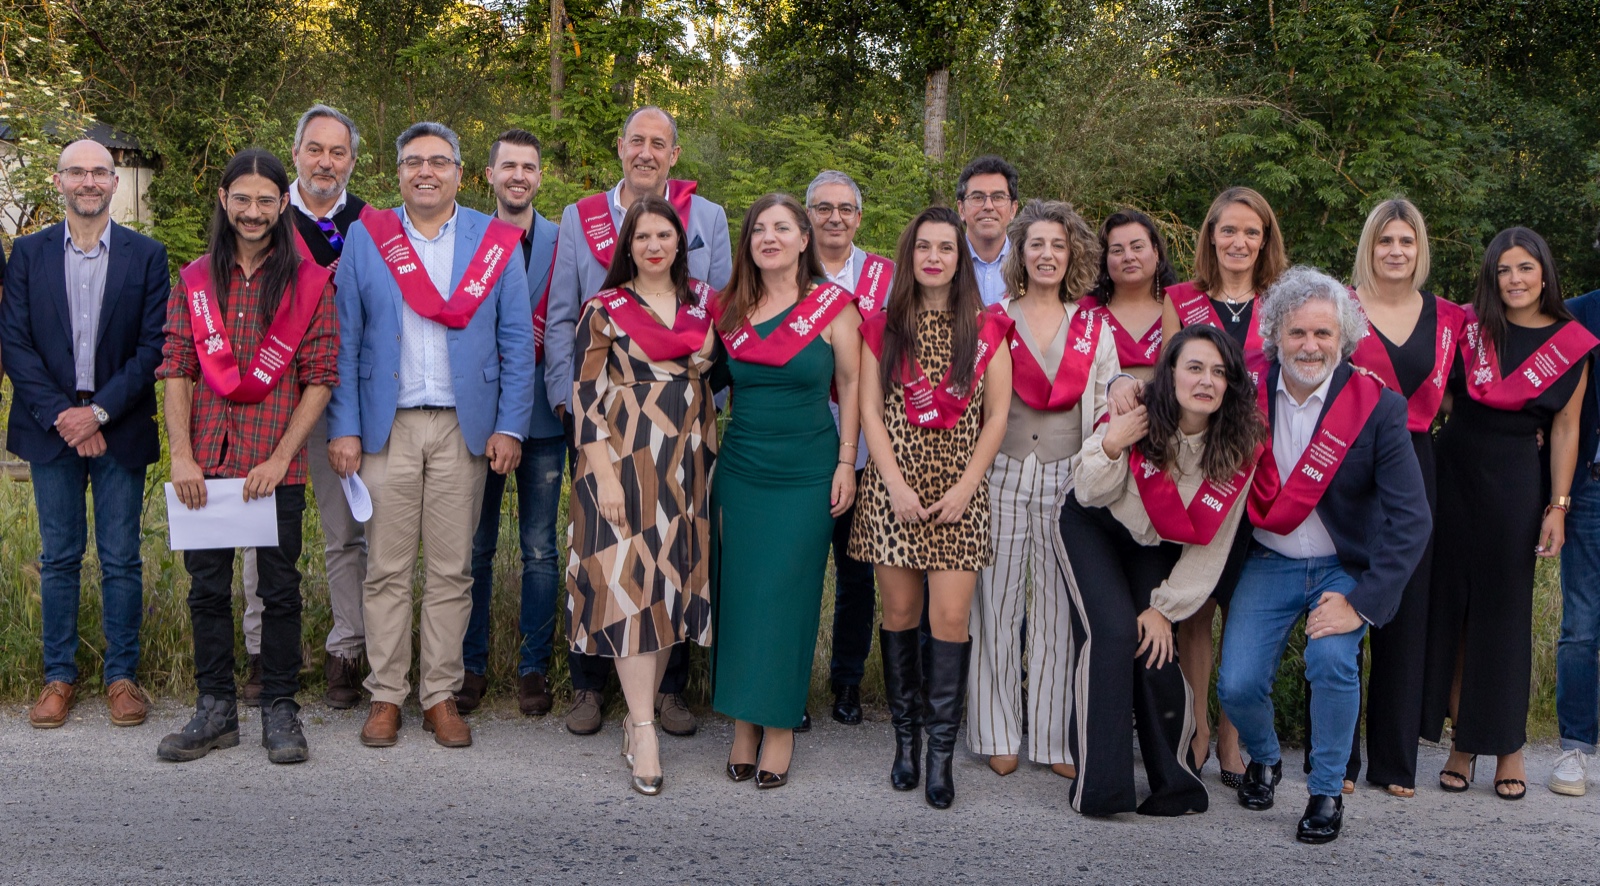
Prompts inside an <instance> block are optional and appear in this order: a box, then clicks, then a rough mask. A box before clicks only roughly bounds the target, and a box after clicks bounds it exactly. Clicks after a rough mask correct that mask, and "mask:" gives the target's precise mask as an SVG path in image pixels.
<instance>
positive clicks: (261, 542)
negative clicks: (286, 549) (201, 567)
mask: <svg viewBox="0 0 1600 886" xmlns="http://www.w3.org/2000/svg"><path fill="white" fill-rule="evenodd" d="M167 533H168V535H167V538H168V543H169V544H170V545H171V547H172V549H173V550H174V551H203V550H209V549H212V548H275V547H277V546H278V503H277V500H276V499H275V498H274V497H273V496H271V495H269V496H267V497H266V498H258V499H256V500H254V501H248V502H247V501H245V500H244V479H243V478H240V479H237V480H207V481H206V506H205V507H203V508H200V509H199V510H195V511H191V510H189V507H188V506H187V505H185V504H184V503H183V502H181V501H178V493H177V491H176V490H175V489H173V488H172V484H171V483H168V484H167Z"/></svg>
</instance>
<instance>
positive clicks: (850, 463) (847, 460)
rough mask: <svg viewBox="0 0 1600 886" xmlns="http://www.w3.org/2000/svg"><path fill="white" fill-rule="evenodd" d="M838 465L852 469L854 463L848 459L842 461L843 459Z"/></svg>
mask: <svg viewBox="0 0 1600 886" xmlns="http://www.w3.org/2000/svg"><path fill="white" fill-rule="evenodd" d="M839 464H842V465H849V466H850V467H852V468H853V467H855V466H856V463H855V462H854V461H852V460H850V459H844V458H841V459H839Z"/></svg>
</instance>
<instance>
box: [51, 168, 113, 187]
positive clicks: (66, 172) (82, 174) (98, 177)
mask: <svg viewBox="0 0 1600 886" xmlns="http://www.w3.org/2000/svg"><path fill="white" fill-rule="evenodd" d="M56 174H57V175H59V176H61V177H62V178H63V179H65V180H67V181H69V182H73V183H77V182H81V181H83V180H84V179H86V178H92V179H94V180H95V181H97V182H99V183H101V184H105V183H106V182H108V181H111V179H113V178H115V177H116V175H117V174H116V172H114V171H112V170H110V169H107V168H105V167H104V166H96V167H95V168H93V169H84V168H83V167H82V166H68V167H67V168H66V169H57V170H56Z"/></svg>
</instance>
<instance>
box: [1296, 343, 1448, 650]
mask: <svg viewBox="0 0 1600 886" xmlns="http://www.w3.org/2000/svg"><path fill="white" fill-rule="evenodd" d="M1279 368H1280V367H1279V364H1278V362H1277V361H1273V363H1272V365H1271V366H1270V367H1268V369H1267V416H1268V418H1267V421H1268V424H1269V425H1270V424H1271V422H1272V421H1273V420H1274V418H1275V413H1276V410H1275V409H1274V405H1275V403H1274V399H1275V398H1276V396H1277V391H1278V372H1279ZM1354 371H1355V370H1353V369H1351V368H1350V364H1348V363H1341V364H1339V367H1338V368H1337V369H1335V370H1334V371H1333V384H1332V385H1330V386H1329V387H1328V398H1327V400H1326V401H1324V402H1323V404H1322V413H1323V415H1326V414H1327V411H1328V407H1329V406H1331V405H1332V404H1333V401H1334V398H1335V397H1338V396H1339V391H1341V390H1343V389H1344V386H1345V383H1346V382H1348V381H1349V380H1350V375H1351V374H1352V373H1353V372H1354ZM1317 421H1318V422H1319V423H1320V422H1321V421H1322V415H1319V416H1318V417H1317ZM1317 516H1318V517H1320V518H1322V526H1323V528H1325V529H1327V530H1328V535H1329V537H1331V538H1332V539H1333V547H1334V549H1335V550H1336V551H1338V554H1339V562H1340V563H1341V564H1342V565H1343V566H1344V570H1345V572H1348V573H1350V576H1351V577H1352V578H1354V579H1355V580H1356V586H1355V589H1354V590H1352V591H1351V592H1350V593H1348V594H1346V595H1345V599H1347V600H1349V601H1350V605H1351V606H1353V607H1355V610H1356V612H1359V613H1361V615H1362V616H1363V617H1365V618H1366V619H1367V620H1368V621H1369V622H1371V623H1372V625H1373V626H1374V627H1382V626H1383V625H1385V624H1387V623H1388V622H1389V619H1391V618H1394V613H1395V610H1397V609H1399V608H1400V595H1401V593H1403V592H1404V591H1405V588H1406V584H1407V583H1408V582H1410V581H1411V573H1412V572H1414V571H1416V568H1417V563H1418V562H1420V561H1421V560H1422V552H1423V549H1425V548H1426V547H1427V546H1428V537H1429V536H1430V535H1432V534H1433V514H1432V513H1431V512H1430V511H1429V509H1428V495H1427V492H1426V491H1425V490H1424V489H1423V486H1422V468H1421V467H1419V466H1418V465H1417V453H1416V450H1415V449H1413V448H1412V446H1411V432H1410V431H1408V430H1407V429H1406V399H1405V398H1404V397H1402V396H1400V395H1399V394H1398V393H1396V392H1394V391H1389V390H1385V391H1384V392H1383V396H1382V397H1381V398H1380V399H1379V400H1378V406H1377V408H1376V409H1374V410H1373V411H1372V416H1371V417H1370V418H1368V419H1367V423H1366V426H1365V427H1363V428H1362V429H1361V433H1360V434H1358V435H1356V439H1355V442H1353V443H1351V444H1350V450H1349V451H1348V452H1347V453H1346V454H1345V457H1344V462H1343V463H1341V464H1340V465H1339V470H1338V471H1336V472H1334V475H1333V479H1332V480H1329V481H1328V489H1327V491H1326V492H1324V493H1323V494H1322V500H1321V501H1319V502H1318V503H1317Z"/></svg>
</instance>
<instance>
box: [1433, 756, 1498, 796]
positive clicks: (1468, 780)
mask: <svg viewBox="0 0 1600 886" xmlns="http://www.w3.org/2000/svg"><path fill="white" fill-rule="evenodd" d="M1447 775H1448V776H1450V777H1451V778H1454V779H1456V780H1457V781H1460V782H1461V784H1460V785H1453V784H1446V783H1445V780H1444V779H1445V776H1447ZM1477 775H1478V755H1477V754H1473V755H1472V759H1471V760H1470V761H1469V762H1468V763H1467V774H1466V775H1462V774H1461V773H1459V772H1456V771H1455V770H1453V769H1441V770H1439V789H1440V790H1442V791H1449V792H1450V793H1452V794H1464V793H1466V792H1467V788H1470V787H1472V780H1473V779H1474V778H1475V777H1477ZM1495 793H1499V791H1496V792H1495Z"/></svg>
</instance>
